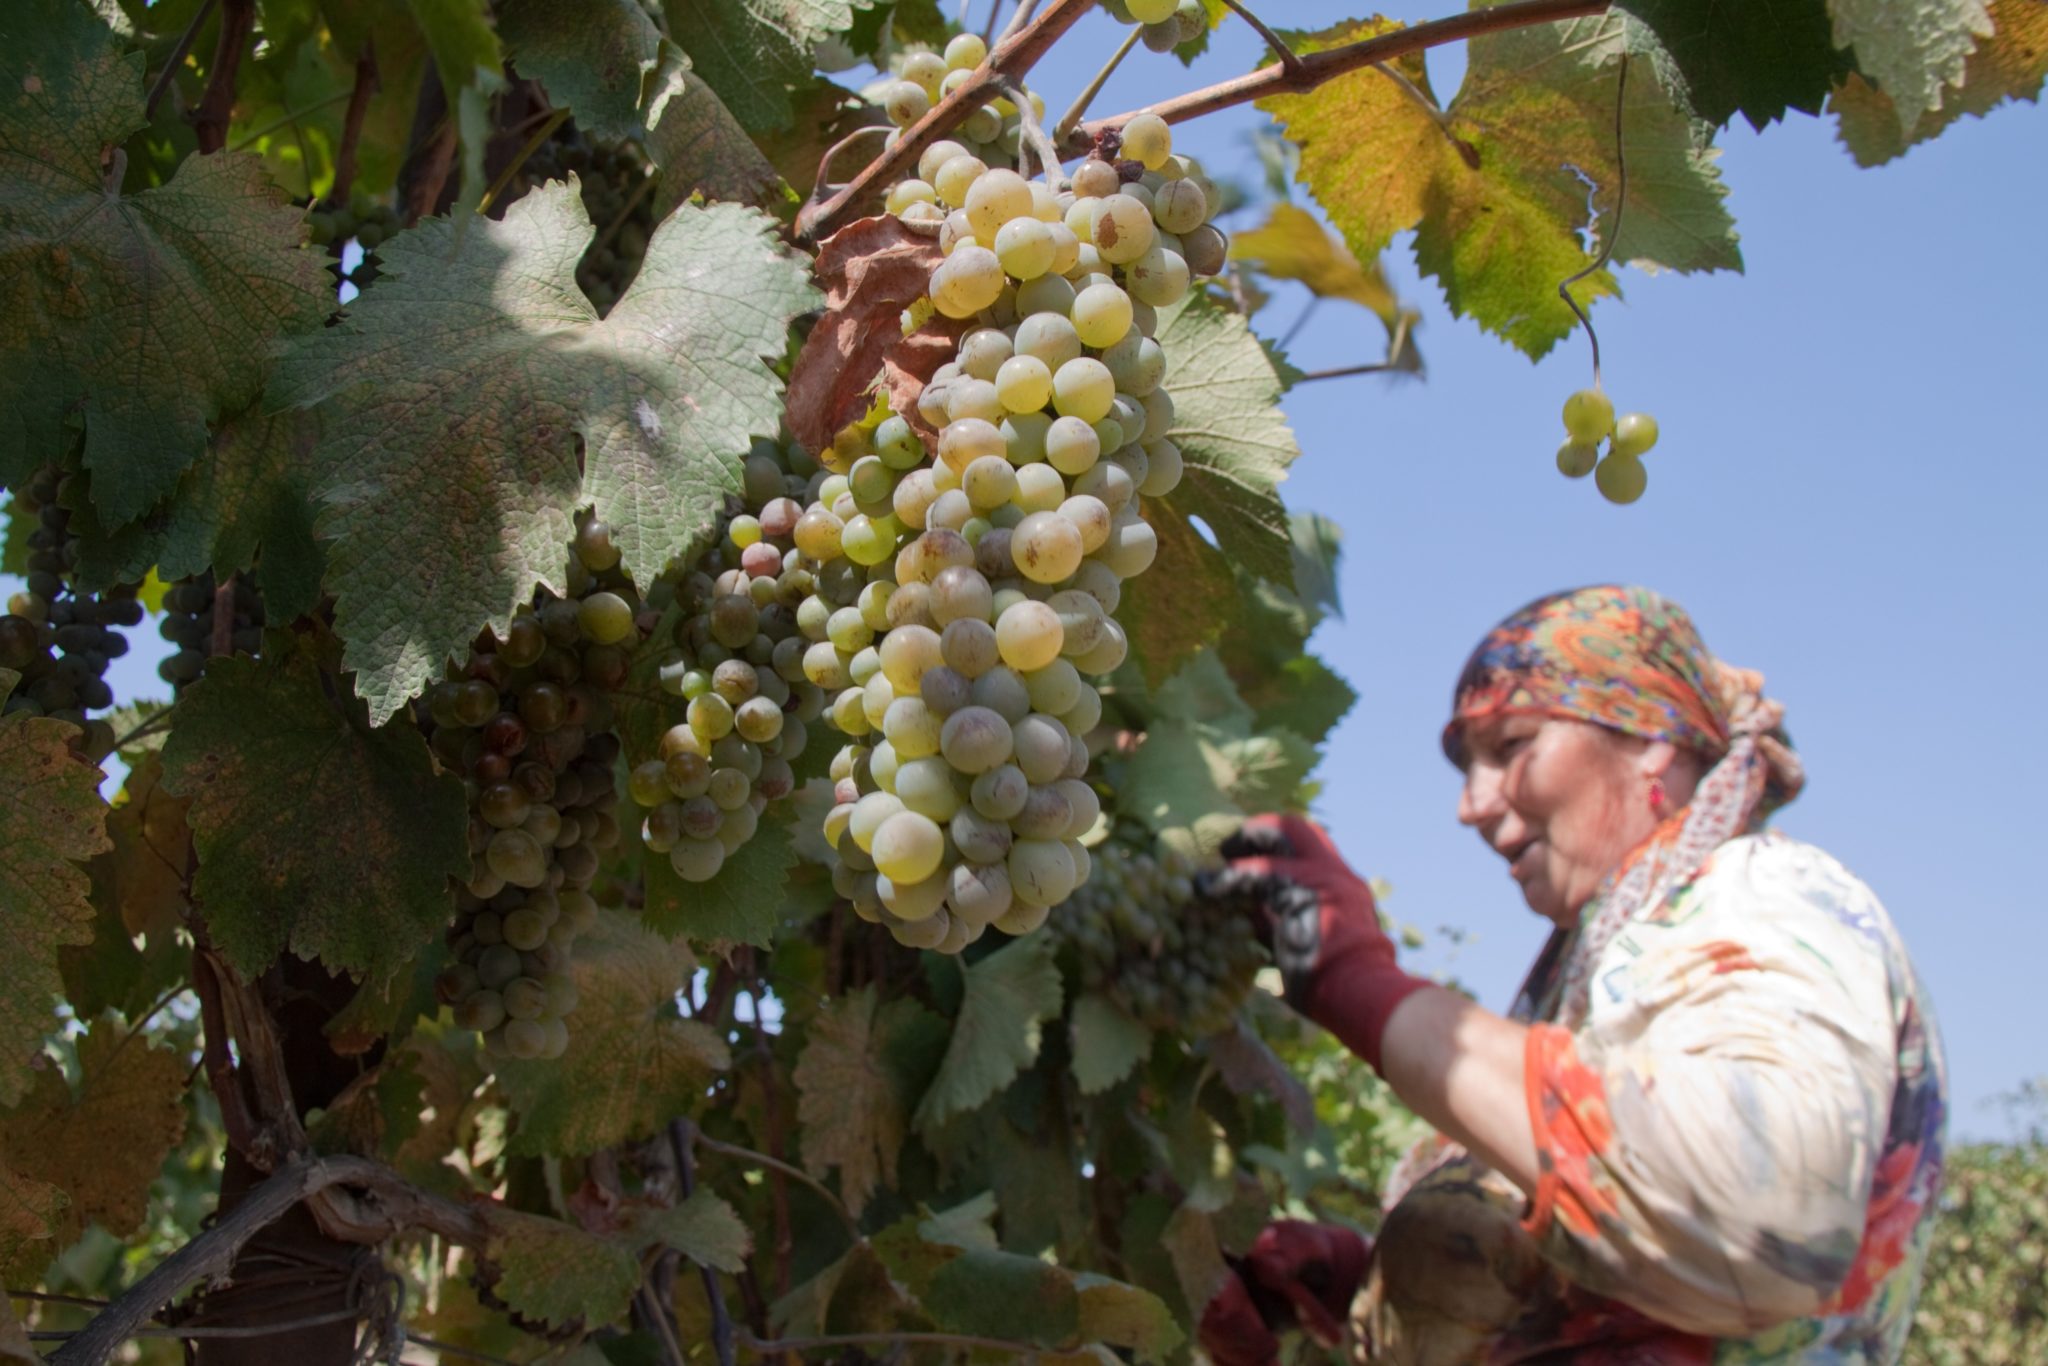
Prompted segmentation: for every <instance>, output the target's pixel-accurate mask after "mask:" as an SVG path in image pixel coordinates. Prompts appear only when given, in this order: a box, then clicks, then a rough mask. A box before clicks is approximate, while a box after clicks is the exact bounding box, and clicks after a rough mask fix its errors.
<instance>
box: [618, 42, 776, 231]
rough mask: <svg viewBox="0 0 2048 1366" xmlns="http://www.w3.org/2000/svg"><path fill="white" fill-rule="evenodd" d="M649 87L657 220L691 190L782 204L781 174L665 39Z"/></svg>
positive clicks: (685, 56)
mask: <svg viewBox="0 0 2048 1366" xmlns="http://www.w3.org/2000/svg"><path fill="white" fill-rule="evenodd" d="M650 89H651V91H652V93H651V94H650V95H649V96H648V99H647V155H648V157H649V158H650V159H651V160H652V161H653V162H654V164H655V165H656V166H658V167H660V168H661V180H660V182H659V183H658V184H657V185H656V186H655V187H654V217H655V220H656V221H657V222H659V221H660V220H661V219H664V218H666V217H668V216H669V214H670V213H672V212H674V211H675V208H676V206H677V205H679V204H681V203H683V202H684V201H685V200H687V199H689V197H690V196H691V195H693V194H701V195H703V196H704V197H705V198H706V199H727V200H732V201H734V202H737V203H741V204H752V205H754V206H755V207H756V208H762V209H771V208H774V207H775V206H776V205H778V204H780V203H781V202H783V200H784V199H785V198H786V197H787V193H788V192H787V191H785V190H784V189H783V187H782V177H781V176H780V175H778V174H776V171H775V167H774V165H773V163H771V162H770V161H769V160H768V158H767V157H765V156H763V155H761V149H760V148H759V147H756V146H755V145H754V140H753V139H752V138H750V137H748V136H747V130H746V129H744V128H742V127H740V124H739V120H738V119H735V118H734V117H733V116H732V111H731V110H730V109H727V108H726V107H725V102H724V101H723V100H721V99H719V98H718V93H717V92H716V91H714V90H713V89H712V88H711V86H710V85H709V84H708V83H707V82H705V81H703V80H702V79H700V78H699V77H698V76H697V75H696V73H694V72H693V71H691V70H690V57H689V54H688V53H686V52H684V51H683V50H682V49H681V48H679V47H677V46H676V45H675V44H674V43H671V42H668V41H666V40H664V41H663V43H662V45H661V62H660V66H659V67H658V68H657V69H656V71H655V73H654V75H653V77H652V78H651V82H650Z"/></svg>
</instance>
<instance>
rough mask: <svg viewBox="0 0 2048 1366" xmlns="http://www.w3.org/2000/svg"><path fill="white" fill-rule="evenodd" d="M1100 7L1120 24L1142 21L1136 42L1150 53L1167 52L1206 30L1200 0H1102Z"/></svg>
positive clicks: (1206, 22) (1206, 12) (1205, 17)
mask: <svg viewBox="0 0 2048 1366" xmlns="http://www.w3.org/2000/svg"><path fill="white" fill-rule="evenodd" d="M1102 7H1103V8H1104V9H1106V10H1108V11H1109V14H1110V17H1111V18H1112V19H1115V20H1116V21H1117V22H1118V23H1120V24H1142V25H1143V26H1144V33H1143V35H1142V36H1141V37H1140V38H1139V41H1140V42H1142V43H1144V45H1145V46H1146V48H1147V49H1148V50H1150V51H1153V52H1171V51H1173V50H1174V49H1175V48H1177V47H1179V46H1180V45H1181V44H1182V43H1189V42H1193V41H1194V40H1195V39H1197V38H1199V37H1201V36H1202V35H1203V34H1204V33H1206V32H1208V31H1209V15H1208V11H1207V10H1206V9H1205V8H1204V7H1203V5H1202V0H1103V4H1102Z"/></svg>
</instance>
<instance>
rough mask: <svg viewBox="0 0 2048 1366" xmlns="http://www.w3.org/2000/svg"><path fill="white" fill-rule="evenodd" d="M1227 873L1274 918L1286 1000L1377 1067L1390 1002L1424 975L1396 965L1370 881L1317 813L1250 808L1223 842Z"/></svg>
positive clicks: (1418, 983)
mask: <svg viewBox="0 0 2048 1366" xmlns="http://www.w3.org/2000/svg"><path fill="white" fill-rule="evenodd" d="M1223 854H1224V857H1225V858H1227V859H1229V860H1230V869H1229V870H1228V872H1226V873H1225V874H1224V876H1225V878H1226V879H1229V880H1232V881H1239V882H1240V883H1241V885H1246V886H1247V887H1248V888H1249V889H1250V890H1254V891H1256V892H1257V894H1258V896H1259V899H1260V901H1261V902H1262V903H1263V904H1264V906H1265V907H1266V909H1267V911H1268V912H1269V913H1270V914H1271V916H1272V918H1273V923H1272V926H1271V929H1272V936H1273V945H1272V946H1273V957H1274V959H1275V961H1276V962H1278V964H1279V966H1280V973H1281V978H1282V980H1283V981H1284V982H1285V983H1286V986H1287V1003H1288V1004H1289V1005H1291V1006H1293V1007H1294V1008H1295V1009H1296V1010H1298V1011H1300V1012H1301V1013H1302V1014H1304V1015H1306V1016H1308V1017H1309V1018H1310V1019H1311V1020H1314V1021H1315V1022H1316V1023H1317V1024H1319V1025H1321V1026H1322V1027H1323V1028H1325V1029H1327V1030H1329V1031H1330V1032H1331V1033H1332V1034H1334V1035H1336V1036H1337V1039H1338V1041H1339V1042H1341V1043H1342V1044H1343V1045H1344V1046H1345V1047H1346V1048H1349V1049H1350V1050H1351V1051H1352V1052H1354V1053H1356V1054H1357V1055H1358V1056H1359V1057H1361V1058H1364V1059H1365V1060H1366V1061H1367V1062H1368V1063H1371V1064H1372V1067H1373V1070H1374V1071H1378V1070H1379V1068H1380V1038H1381V1036H1382V1035H1383V1034H1384V1033H1385V1032H1386V1028H1387V1020H1388V1019H1389V1018H1390V1017H1391V1016H1392V1015H1393V1013H1394V1007H1396V1006H1398V1005H1400V1004H1401V1002H1403V1001H1405V1000H1407V999H1408V997H1409V996H1410V995H1411V994H1412V993H1414V992H1417V991H1420V990H1421V989H1422V988H1424V987H1426V986H1429V985H1430V983H1429V982H1428V981H1426V980H1424V979H1423V978H1420V977H1411V976H1409V975H1408V974H1407V973H1405V972H1403V971H1401V969H1400V966H1399V965H1398V964H1397V963H1396V962H1395V961H1394V943H1393V941H1392V940H1390V939H1388V938H1387V936H1386V932H1385V931H1384V930H1382V929H1381V928H1380V918H1379V912H1378V911H1377V910H1375V909H1374V907H1373V901H1372V889H1371V888H1370V887H1368V886H1366V885H1365V882H1364V881H1363V880H1362V879H1361V878H1360V877H1359V876H1358V874H1356V873H1354V872H1352V871H1351V867H1350V865H1349V864H1347V863H1345V862H1344V856H1343V855H1342V854H1340V853H1338V852H1337V846H1336V845H1335V844H1332V843H1331V842H1330V837H1329V835H1328V834H1326V833H1325V832H1324V831H1323V828H1322V827H1321V826H1319V825H1317V824H1316V823H1315V822H1313V821H1310V820H1305V819H1303V818H1302V817H1300V816H1254V817H1252V818H1251V819H1250V820H1248V821H1246V822H1245V823H1244V828H1243V829H1242V830H1241V831H1240V832H1239V833H1238V834H1236V835H1233V836H1232V837H1231V838H1230V839H1229V840H1226V841H1225V842H1224V845H1223Z"/></svg>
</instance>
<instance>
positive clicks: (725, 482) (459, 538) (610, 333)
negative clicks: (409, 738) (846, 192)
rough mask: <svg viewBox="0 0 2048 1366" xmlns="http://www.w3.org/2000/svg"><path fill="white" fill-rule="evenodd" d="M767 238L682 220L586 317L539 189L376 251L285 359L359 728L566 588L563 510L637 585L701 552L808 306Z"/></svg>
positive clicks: (768, 227)
mask: <svg viewBox="0 0 2048 1366" xmlns="http://www.w3.org/2000/svg"><path fill="white" fill-rule="evenodd" d="M772 229H773V224H772V222H771V221H770V220H769V219H767V218H765V217H763V216H762V215H760V214H758V213H755V212H753V211H752V210H748V209H743V208H740V207H738V206H736V205H712V206H710V207H708V208H697V207H691V206H685V207H684V208H681V209H678V210H677V211H676V212H675V214H674V215H672V216H671V217H670V218H668V219H667V220H666V221H665V222H663V223H662V224H661V226H660V227H658V228H657V229H656V230H655V232H654V236H653V239H652V240H651V241H650V242H649V243H648V246H647V256H646V259H645V261H644V263H643V264H642V266H641V268H640V273H639V275H638V276H637V277H636V278H635V280H634V281H633V285H632V287H631V288H630V289H629V290H628V291H627V292H626V295H625V297H624V298H623V299H621V300H620V301H619V303H618V305H617V306H616V307H614V308H613V309H612V311H611V313H610V314H609V315H608V316H607V317H606V318H605V319H603V320H602V321H599V319H598V317H597V313H596V311H595V310H594V309H593V308H592V307H591V305H590V301H589V300H588V299H586V298H585V297H584V296H583V294H582V292H581V291H580V290H579V289H578V288H577V286H576V278H575V270H576V262H577V259H578V258H579V257H580V256H581V255H582V253H583V250H584V248H585V247H586V246H587V245H588V244H589V241H590V237H591V227H590V220H589V218H588V217H587V216H586V215H585V214H584V211H583V205H582V201H581V200H580V198H579V197H578V191H577V186H576V185H575V183H574V182H573V181H570V182H554V183H550V184H545V185H541V186H539V187H536V188H535V189H534V190H533V191H531V192H530V193H528V194H526V195H525V196H523V197H522V198H521V199H519V201H518V202H516V203H515V204H513V205H512V207H511V208H510V209H509V210H507V211H506V214H505V217H504V219H503V220H502V221H496V222H493V221H490V220H483V221H479V222H474V223H470V224H469V225H468V230H467V231H466V232H464V233H462V234H460V235H459V237H458V234H457V233H456V231H455V228H454V225H453V224H452V223H450V222H449V221H447V220H443V219H435V220H430V221H428V222H426V223H422V224H421V225H420V226H419V227H417V228H414V229H412V230H410V231H408V232H403V233H399V234H398V235H397V236H395V237H393V238H391V239H389V240H388V241H386V242H385V243H384V245H383V246H382V247H381V248H380V249H379V253H378V255H379V260H380V262H381V263H382V264H381V268H382V270H383V272H384V274H383V275H382V277H380V278H379V280H378V281H377V287H376V288H375V289H372V290H370V291H369V292H368V293H366V294H364V295H363V296H362V297H361V298H360V299H358V300H357V301H356V302H355V303H354V304H353V305H352V306H351V308H350V310H349V313H348V317H347V319H346V320H345V321H344V322H343V323H342V324H341V325H340V326H337V327H332V328H328V329H325V330H324V331H322V332H320V333H318V334H315V335H313V336H309V337H305V338H302V339H301V340H300V342H299V343H298V344H297V345H296V346H295V347H294V348H293V350H292V351H291V352H290V353H289V354H288V355H287V356H286V357H285V358H284V359H283V360H282V361H280V362H279V368H278V379H277V383H276V386H275V388H274V390H273V393H274V395H275V396H277V397H278V398H280V399H281V400H282V401H285V402H288V403H294V404H299V405H310V404H313V403H318V402H323V401H324V402H326V403H327V404H328V405H329V407H330V409H331V417H330V420H329V421H328V422H327V423H326V424H325V427H324V433H323V437H322V441H321V444H320V449H319V458H320V461H321V464H322V465H323V467H324V476H323V479H322V481H321V497H322V498H323V500H324V502H325V504H326V510H325V512H324V513H323V514H322V517H321V521H320V531H321V534H322V535H324V536H327V537H330V538H332V544H331V545H330V547H329V551H328V581H329V584H330V585H331V587H332V588H333V590H334V594H335V598H336V609H335V622H336V629H337V630H338V631H339V632H340V634H341V635H342V637H343V639H344V640H345V641H346V642H347V651H346V655H345V659H346V661H347V663H348V666H349V667H350V668H352V669H355V670H357V671H358V672H357V678H356V688H357V691H358V692H360V693H361V694H362V695H363V696H364V698H366V699H367V700H368V701H369V703H370V715H371V718H372V720H373V721H376V722H382V721H383V720H384V719H385V718H386V717H388V716H390V715H391V714H392V713H393V712H394V711H396V710H397V709H398V707H399V706H400V705H401V704H403V703H404V701H405V700H406V699H407V698H409V697H410V696H412V695H413V693H415V692H416V691H417V690H418V689H419V688H420V686H421V683H422V680H424V679H425V678H427V677H428V676H430V675H431V674H432V673H433V672H434V670H436V669H437V668H438V667H439V666H440V665H441V663H442V661H443V660H444V659H446V658H447V657H448V656H449V655H451V654H453V653H455V652H457V651H458V650H460V649H461V648H462V647H463V646H464V645H465V644H466V643H467V642H468V640H469V639H470V638H471V637H472V636H473V635H475V633H476V632H477V630H478V629H479V628H480V627H482V626H485V625H490V626H492V627H494V628H495V629H497V630H500V631H502V630H503V629H504V628H505V626H506V625H507V623H508V622H509V620H510V617H511V613H512V610H513V608H514V606H515V605H517V604H518V603H520V602H522V601H524V600H525V599H526V597H527V595H528V594H529V593H530V592H531V591H532V589H533V586H534V584H535V583H537V582H539V583H546V584H547V585H549V586H550V587H551V588H553V589H556V590H557V591H560V590H561V589H563V588H564V587H565V584H564V564H565V559H566V557H565V553H564V550H563V546H564V544H565V543H566V542H567V541H568V539H569V535H570V530H571V521H570V518H571V514H572V513H573V512H574V511H575V509H576V508H577V507H578V506H580V505H582V504H585V503H593V502H594V503H595V504H596V506H597V514H598V516H599V517H601V518H603V519H604V520H605V521H606V522H608V523H610V524H611V526H612V527H613V539H614V541H615V542H617V543H618V545H619V548H620V550H621V551H622V553H623V555H624V560H625V567H626V571H627V572H628V573H629V574H631V575H632V576H633V577H634V578H635V579H636V580H637V581H639V582H641V583H648V582H652V580H653V578H654V576H655V575H656V574H657V573H658V572H659V571H660V570H661V568H662V567H663V566H664V565H665V564H666V563H667V562H668V561H669V559H670V558H671V557H672V556H686V557H687V556H689V555H692V554H693V553H694V551H695V549H696V547H697V545H698V544H699V543H700V542H701V541H702V539H703V538H705V537H707V536H709V535H710V533H711V530H712V528H713V526H714V525H715V523H716V520H717V516H718V513H719V510H720V508H721V507H722V505H723V502H724V499H725V497H726V495H728V494H730V493H735V492H737V491H738V490H739V474H738V467H739V455H740V453H741V452H744V451H745V450H746V448H747V445H748V440H749V437H750V436H751V435H753V434H756V433H761V434H767V433H773V432H774V431H775V428H776V423H777V420H778V417H779V412H780V403H779V402H778V398H777V395H778V392H779V385H778V383H777V381H776V379H775V376H774V375H773V374H772V373H771V372H770V371H769V370H768V368H767V367H766V366H765V365H763V364H762V360H763V358H765V357H771V356H779V355H781V354H782V351H783V345H784V336H785V329H786V328H787V326H788V323H789V320H790V319H791V318H793V317H795V316H796V315H797V314H798V313H800V312H802V311H803V310H804V309H805V308H806V307H808V306H809V305H810V304H811V302H812V301H813V299H814V297H815V296H814V294H813V292H812V290H811V288H810V286H809V284H808V283H807V282H806V280H805V267H804V263H803V262H802V261H801V260H799V259H798V258H796V257H794V256H792V255H791V254H790V253H789V252H787V251H785V250H783V249H782V248H781V247H779V246H778V245H776V244H775V242H774V240H773V238H772ZM579 446H580V448H581V449H580V457H581V458H580V460H579ZM422 584H430V585H432V589H433V591H432V592H429V593H424V594H423V593H422V591H421V585H422Z"/></svg>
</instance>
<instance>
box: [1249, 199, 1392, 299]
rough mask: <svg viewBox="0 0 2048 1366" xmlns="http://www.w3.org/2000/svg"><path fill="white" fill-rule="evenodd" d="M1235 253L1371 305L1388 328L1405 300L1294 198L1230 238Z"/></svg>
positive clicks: (1326, 293) (1317, 290)
mask: <svg viewBox="0 0 2048 1366" xmlns="http://www.w3.org/2000/svg"><path fill="white" fill-rule="evenodd" d="M1230 259H1231V260H1233V261H1242V262H1244V263H1245V264H1246V265H1248V266H1251V267H1253V268H1255V269H1257V270H1260V271H1263V272H1264V273H1266V274H1267V275H1271V276H1273V277H1275V278H1276V279H1281V280H1299V281H1300V282H1301V283H1302V284H1304V285H1306V286H1308V289H1309V292H1310V293H1311V294H1314V295H1315V296H1316V297H1317V298H1319V299H1346V300H1349V301H1350V302H1352V303H1354V304H1357V305H1359V306H1360V307H1362V308H1367V309H1370V310H1372V312H1374V313H1375V314H1377V315H1378V316H1379V319H1380V321H1381V322H1383V323H1385V324H1386V325H1387V326H1388V327H1389V328H1391V327H1393V325H1394V322H1395V320H1396V319H1397V318H1399V316H1400V313H1401V302H1400V300H1398V299H1396V298H1395V297H1394V291H1393V290H1392V289H1391V288H1390V287H1389V286H1388V285H1387V280H1386V276H1384V275H1383V274H1381V273H1380V267H1379V262H1378V261H1374V262H1373V265H1372V268H1371V269H1370V270H1368V269H1366V268H1365V267H1364V266H1361V265H1360V264H1359V263H1358V258H1357V257H1355V256H1353V255H1352V254H1351V252H1350V249H1349V248H1347V247H1346V246H1345V245H1344V243H1343V241H1342V239H1340V238H1337V237H1334V236H1332V235H1331V234H1330V232H1329V230H1328V229H1326V228H1324V227H1323V225H1322V224H1321V223H1319V222H1317V221H1316V218H1315V215H1314V214H1311V213H1310V212H1309V211H1308V210H1306V209H1304V208H1301V207H1299V206H1298V205H1294V204H1287V203H1280V204H1275V205H1274V206H1273V210H1272V212H1271V213H1270V214H1268V215H1267V216H1266V221H1265V223H1264V224H1263V225H1261V226H1259V227H1256V228H1253V229H1252V230H1251V231H1249V232H1240V233H1238V234H1237V235H1236V236H1235V237H1233V238H1231V239H1230Z"/></svg>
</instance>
